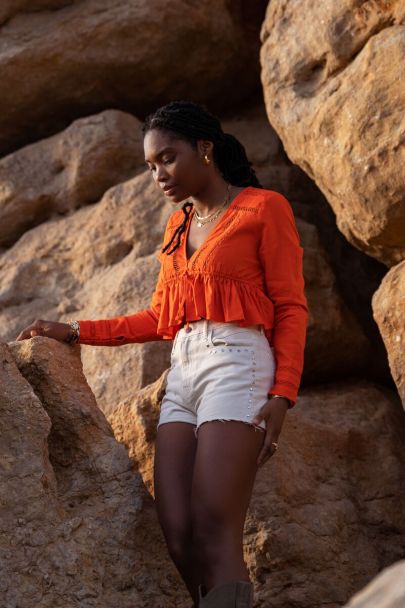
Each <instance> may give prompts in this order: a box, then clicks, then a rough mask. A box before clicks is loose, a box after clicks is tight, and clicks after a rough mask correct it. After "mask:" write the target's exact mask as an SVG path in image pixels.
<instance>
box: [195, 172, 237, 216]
mask: <svg viewBox="0 0 405 608" xmlns="http://www.w3.org/2000/svg"><path fill="white" fill-rule="evenodd" d="M227 189H228V182H226V181H225V180H222V182H221V183H217V184H215V183H210V184H208V185H207V186H206V187H205V188H204V189H203V190H200V191H199V192H198V193H197V194H195V195H193V196H192V197H191V200H192V202H193V205H194V208H195V209H196V211H197V213H198V214H199V215H209V214H210V213H212V212H213V211H215V210H216V209H218V207H220V206H221V205H222V204H223V203H224V202H225V200H226V196H227ZM234 190H235V186H230V187H229V200H230V201H231V200H232V198H233V194H234Z"/></svg>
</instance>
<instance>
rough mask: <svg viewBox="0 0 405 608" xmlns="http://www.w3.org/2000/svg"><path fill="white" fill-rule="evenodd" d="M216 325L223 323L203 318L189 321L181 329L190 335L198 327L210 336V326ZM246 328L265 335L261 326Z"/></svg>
mask: <svg viewBox="0 0 405 608" xmlns="http://www.w3.org/2000/svg"><path fill="white" fill-rule="evenodd" d="M216 323H222V322H221V321H213V320H212V319H205V318H204V317H203V318H202V319H197V320H196V321H187V322H186V323H185V324H184V325H182V327H181V328H180V329H184V331H185V332H186V333H189V332H190V331H192V330H193V329H194V327H195V326H196V327H197V328H200V327H201V329H202V330H203V332H204V333H205V334H208V327H209V326H210V325H215V324H216ZM234 325H235V326H236V327H240V326H239V325H238V324H237V323H235V324H234ZM245 328H246V329H257V330H258V331H260V333H264V326H263V325H261V324H255V325H248V326H245Z"/></svg>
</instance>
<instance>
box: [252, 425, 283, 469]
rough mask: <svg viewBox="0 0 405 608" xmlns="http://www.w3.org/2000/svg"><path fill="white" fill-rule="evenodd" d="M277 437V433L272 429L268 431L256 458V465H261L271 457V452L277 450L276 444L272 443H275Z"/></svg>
mask: <svg viewBox="0 0 405 608" xmlns="http://www.w3.org/2000/svg"><path fill="white" fill-rule="evenodd" d="M277 438H278V433H275V432H274V430H273V431H269V433H268V434H267V435H266V438H265V440H264V444H263V446H262V449H261V451H260V454H259V456H258V459H257V466H258V467H261V466H263V465H264V463H265V462H267V460H268V459H269V458H271V456H273V454H274V453H275V452H276V451H277V448H276V446H274V445H273V443H274V442H275V443H277Z"/></svg>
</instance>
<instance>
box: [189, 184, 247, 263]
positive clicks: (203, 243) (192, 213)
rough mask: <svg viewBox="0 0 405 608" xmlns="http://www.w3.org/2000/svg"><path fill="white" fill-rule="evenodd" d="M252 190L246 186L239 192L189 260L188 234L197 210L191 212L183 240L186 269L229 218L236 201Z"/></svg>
mask: <svg viewBox="0 0 405 608" xmlns="http://www.w3.org/2000/svg"><path fill="white" fill-rule="evenodd" d="M250 188H252V186H246V188H244V189H243V190H241V192H238V194H237V195H236V196H235V197H234V198H233V200H232V202H231V204H230V205H229V207H227V208H226V210H225V213H223V215H221V217H220V220H219V222H218V223H217V224H215V226H214V228H213V229H212V230H211V232H210V233H209V235H208V236H207V238H206V239H205V240H204V241H203V242H202V243H201V245H199V246H198V247H197V249H196V250H195V251H194V253H192V254H191V256H190V257H189V258H187V239H188V233H189V232H190V226H191V222H192V221H193V215H194V213H195V209H194V208H193V209H192V211H191V212H190V215H189V218H188V223H187V226H186V229H185V231H184V239H183V244H182V253H183V256H184V260H185V263H186V267H188V265H189V263H190V262H191V260H192V259H193V257H194V256H195V255H196V254H197V253H198V251H199V250H200V249H201V247H202V246H203V245H205V243H206V242H207V241H208V239H209V238H210V237H211V236H212V235H213V234H214V233H215V232H216V230H217V228H219V227H220V226H221V224H222V222H223V220H224V218H225V217H227V215H228V214H229V211H230V210H231V209H232V208H233V206H234V203H235V201H236V200H237V199H238V198H239V197H240V196H242V194H245V192H246V191H247V190H250Z"/></svg>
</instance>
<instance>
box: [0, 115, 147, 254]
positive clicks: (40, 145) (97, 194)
mask: <svg viewBox="0 0 405 608" xmlns="http://www.w3.org/2000/svg"><path fill="white" fill-rule="evenodd" d="M144 166H145V162H144V156H143V146H142V133H141V125H140V123H139V121H138V120H136V119H135V118H134V117H133V116H131V115H130V114H126V113H124V112H117V111H115V110H106V111H105V112H102V113H101V114H98V115H97V116H91V117H87V118H82V119H79V120H76V121H74V122H73V123H72V125H70V126H69V127H68V128H67V129H66V130H65V131H63V132H62V133H58V134H57V135H54V136H53V137H49V138H48V139H45V140H42V141H39V142H37V143H35V144H31V145H29V146H26V147H25V148H21V149H20V150H18V151H17V152H14V153H12V154H9V155H8V156H6V157H5V158H2V159H1V160H0V247H1V246H3V247H7V246H10V245H12V244H13V243H14V242H15V241H16V240H17V239H18V238H19V237H20V236H21V235H22V234H23V233H24V232H25V231H26V230H29V229H30V228H32V227H34V226H36V225H38V224H40V223H41V222H44V221H46V220H48V219H49V218H51V217H57V216H58V215H65V214H67V213H69V212H72V211H74V210H75V209H78V208H79V207H83V206H85V205H90V204H92V203H94V202H96V201H98V200H99V199H100V198H101V196H102V195H103V194H104V192H105V191H106V190H108V188H110V187H111V186H115V185H116V184H119V183H121V182H124V181H125V180H127V179H129V178H130V177H133V176H134V175H135V174H136V173H137V172H138V173H139V170H141V171H143V170H144Z"/></svg>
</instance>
